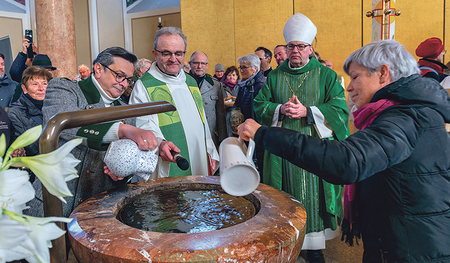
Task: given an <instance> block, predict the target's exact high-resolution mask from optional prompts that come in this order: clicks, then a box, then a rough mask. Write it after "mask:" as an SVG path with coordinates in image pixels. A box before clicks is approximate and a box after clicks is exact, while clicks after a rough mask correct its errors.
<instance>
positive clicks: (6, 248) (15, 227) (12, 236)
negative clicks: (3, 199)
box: [0, 210, 32, 263]
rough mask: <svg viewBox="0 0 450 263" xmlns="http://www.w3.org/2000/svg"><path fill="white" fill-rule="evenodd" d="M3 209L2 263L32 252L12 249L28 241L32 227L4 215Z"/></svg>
mask: <svg viewBox="0 0 450 263" xmlns="http://www.w3.org/2000/svg"><path fill="white" fill-rule="evenodd" d="M2 211H4V210H0V233H2V234H1V238H0V263H4V262H9V261H13V260H20V259H23V258H25V257H26V256H31V255H32V253H31V252H30V251H28V250H23V251H19V252H18V251H13V250H11V249H12V248H17V247H19V246H20V245H22V244H24V243H26V242H27V240H28V239H29V235H30V233H31V228H30V227H28V226H26V225H23V224H21V223H19V222H17V221H14V220H12V219H11V218H10V217H9V216H6V215H3V213H2Z"/></svg>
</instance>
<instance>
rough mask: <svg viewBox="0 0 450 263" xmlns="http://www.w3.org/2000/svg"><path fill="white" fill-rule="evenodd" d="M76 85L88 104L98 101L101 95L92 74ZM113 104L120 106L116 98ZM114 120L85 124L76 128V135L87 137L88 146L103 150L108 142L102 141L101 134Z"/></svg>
mask: <svg viewBox="0 0 450 263" xmlns="http://www.w3.org/2000/svg"><path fill="white" fill-rule="evenodd" d="M78 86H79V87H80V89H81V91H82V92H83V95H84V97H85V98H86V101H87V103H88V104H89V105H91V104H97V103H100V100H101V95H100V92H99V91H98V90H97V88H96V87H95V84H94V82H93V81H92V75H91V76H90V77H89V78H87V79H85V80H82V81H79V82H78ZM113 103H114V106H120V105H121V104H120V102H119V101H118V100H115V101H114V102H113ZM114 123H115V122H105V123H98V124H92V125H87V126H82V127H80V128H79V129H78V131H77V135H78V136H80V137H85V138H87V145H88V146H89V148H92V149H95V150H98V151H105V150H106V149H108V146H109V143H103V142H102V141H103V136H105V134H106V133H107V132H108V130H109V129H110V128H111V126H112V125H113V124H114ZM84 130H88V131H91V130H93V131H99V133H98V134H95V133H85V132H84Z"/></svg>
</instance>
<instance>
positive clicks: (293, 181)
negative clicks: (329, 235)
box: [255, 59, 348, 233]
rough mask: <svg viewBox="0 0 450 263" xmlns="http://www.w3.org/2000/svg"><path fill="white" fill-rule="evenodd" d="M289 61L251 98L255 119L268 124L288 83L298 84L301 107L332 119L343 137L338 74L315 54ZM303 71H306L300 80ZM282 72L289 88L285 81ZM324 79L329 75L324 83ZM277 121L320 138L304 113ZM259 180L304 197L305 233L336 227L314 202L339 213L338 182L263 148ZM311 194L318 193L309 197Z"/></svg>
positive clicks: (287, 90) (345, 129)
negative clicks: (297, 63)
mask: <svg viewBox="0 0 450 263" xmlns="http://www.w3.org/2000/svg"><path fill="white" fill-rule="evenodd" d="M288 62H289V60H286V61H285V62H284V63H282V64H281V65H280V66H279V67H278V68H277V69H275V70H273V71H272V72H271V74H270V75H269V78H268V79H267V81H266V84H265V85H264V87H263V88H262V89H261V91H260V92H259V93H258V95H257V97H256V98H255V113H256V115H257V117H258V120H259V121H260V122H261V123H262V124H264V125H267V126H271V124H272V118H273V116H274V111H275V108H276V106H277V105H279V104H280V103H281V104H283V103H285V102H287V101H288V100H289V99H290V98H292V91H291V89H292V90H294V91H295V90H296V89H297V88H299V86H300V88H299V89H298V90H297V92H295V95H297V97H298V99H299V101H300V102H301V103H302V104H303V105H304V106H306V107H308V106H316V107H317V108H319V110H320V111H321V112H322V114H323V115H324V116H325V119H327V121H328V120H336V121H331V122H329V124H330V125H331V127H332V129H333V132H334V134H335V135H336V138H337V139H339V140H343V139H345V138H346V137H347V136H348V112H347V105H346V102H345V93H344V90H343V89H342V86H341V85H340V84H339V82H338V81H337V75H336V74H335V73H334V72H331V71H329V70H326V69H324V68H323V67H321V66H319V65H320V63H319V62H318V61H317V60H315V59H311V61H310V63H308V64H307V65H306V66H305V67H304V68H302V69H300V70H293V69H290V68H289V66H288V64H287V63H288ZM308 71H309V73H308V76H307V77H306V78H305V80H304V81H303V79H304V77H305V75H306V72H308ZM327 75H331V76H327ZM286 78H287V80H288V81H289V84H290V86H291V89H290V88H289V87H288V85H287V83H286ZM324 79H327V80H330V81H329V82H327V83H323V82H324V81H323V80H324ZM321 80H322V81H321ZM326 85H327V86H328V87H329V88H328V89H326V87H325V86H326ZM336 85H339V86H336ZM341 97H342V98H341ZM268 102H269V103H268ZM282 127H283V128H287V129H291V130H295V131H298V132H300V133H302V134H307V135H310V136H313V137H317V138H319V135H318V133H317V131H316V130H315V128H314V126H313V125H308V124H307V121H306V118H301V119H300V120H299V119H289V118H284V119H283V123H282ZM330 139H333V138H330ZM263 182H264V183H265V184H268V185H270V186H272V187H275V188H277V189H280V190H283V191H285V192H287V193H289V194H291V195H293V196H294V197H295V198H296V199H298V200H300V201H301V202H302V203H303V205H304V206H305V208H306V209H307V212H308V220H307V230H306V233H310V232H318V231H321V230H323V229H324V228H331V229H332V230H335V229H336V221H335V220H334V217H331V216H324V215H323V214H324V213H323V212H325V211H322V212H321V211H319V209H318V205H319V204H320V203H322V202H324V204H325V207H326V212H328V213H329V214H331V215H333V216H337V217H339V218H342V215H343V207H342V202H341V196H340V195H341V188H342V187H341V186H339V185H333V184H330V183H328V182H326V181H323V180H321V179H320V178H319V177H317V176H315V175H313V174H311V173H309V172H307V171H305V170H303V169H301V168H299V167H297V166H295V165H293V164H291V163H289V162H288V161H286V160H283V159H281V158H280V157H278V156H276V155H273V154H270V153H269V152H267V151H266V152H265V155H264V171H263ZM305 182H306V183H305ZM307 193H308V194H307ZM313 196H316V197H319V199H317V200H312V199H313Z"/></svg>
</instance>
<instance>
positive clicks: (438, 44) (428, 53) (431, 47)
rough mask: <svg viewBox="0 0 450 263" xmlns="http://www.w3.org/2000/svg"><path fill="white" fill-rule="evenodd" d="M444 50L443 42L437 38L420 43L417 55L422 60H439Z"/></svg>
mask: <svg viewBox="0 0 450 263" xmlns="http://www.w3.org/2000/svg"><path fill="white" fill-rule="evenodd" d="M442 50H444V46H443V45H442V41H441V40H440V39H439V38H437V37H432V38H428V39H427V40H425V41H423V42H422V43H420V45H419V46H418V47H417V48H416V55H417V56H418V57H422V58H437V57H438V56H439V55H440V54H441V52H442Z"/></svg>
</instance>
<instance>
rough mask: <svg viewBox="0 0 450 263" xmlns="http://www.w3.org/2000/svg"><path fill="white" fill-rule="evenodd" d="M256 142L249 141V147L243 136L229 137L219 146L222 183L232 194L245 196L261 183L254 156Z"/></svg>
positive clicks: (226, 190)
mask: <svg viewBox="0 0 450 263" xmlns="http://www.w3.org/2000/svg"><path fill="white" fill-rule="evenodd" d="M254 150H255V142H254V141H253V140H250V141H249V144H248V149H247V146H245V143H244V141H243V140H242V139H241V138H239V139H238V138H236V137H228V138H226V139H225V140H223V141H222V143H221V144H220V147H219V156H220V158H219V159H220V185H221V186H222V188H223V190H225V192H227V193H228V194H230V195H235V196H244V195H248V194H250V193H251V192H253V191H254V190H255V189H256V188H257V187H258V185H259V173H258V170H256V167H255V164H254V163H253V160H252V156H253V152H254Z"/></svg>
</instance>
